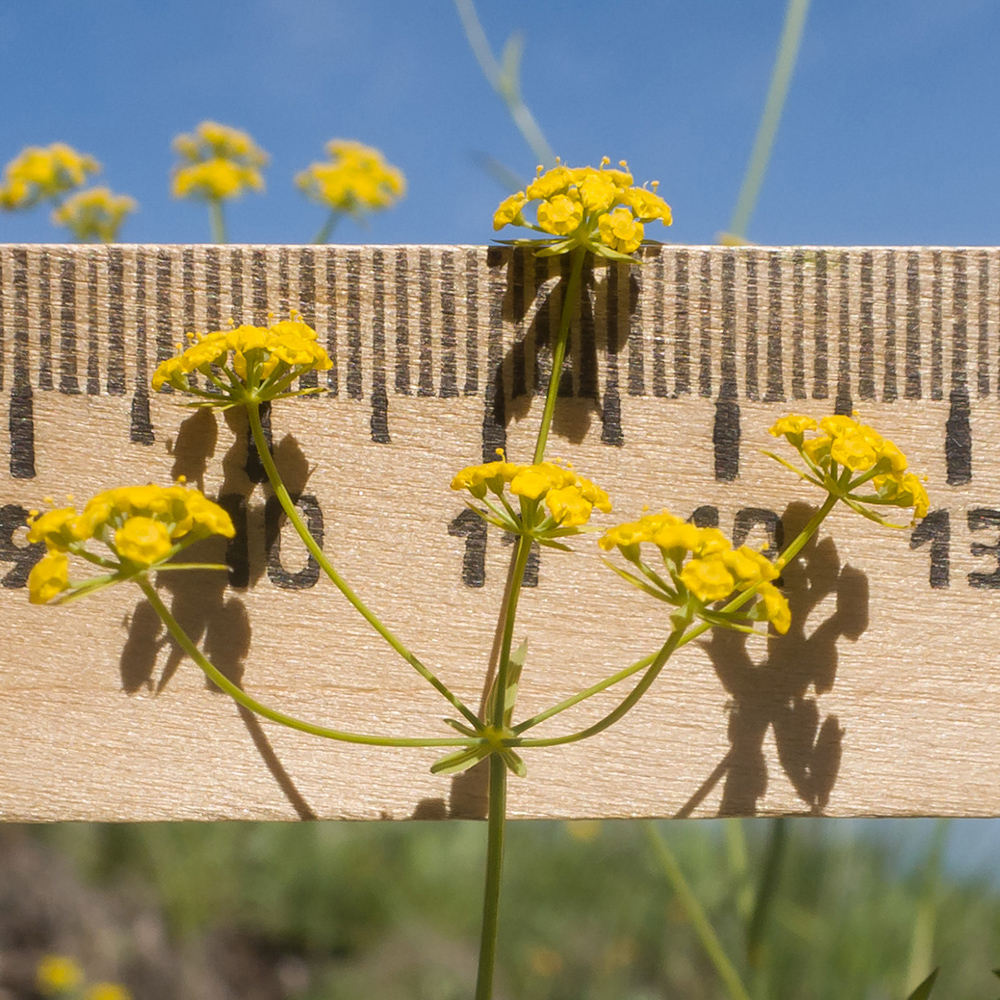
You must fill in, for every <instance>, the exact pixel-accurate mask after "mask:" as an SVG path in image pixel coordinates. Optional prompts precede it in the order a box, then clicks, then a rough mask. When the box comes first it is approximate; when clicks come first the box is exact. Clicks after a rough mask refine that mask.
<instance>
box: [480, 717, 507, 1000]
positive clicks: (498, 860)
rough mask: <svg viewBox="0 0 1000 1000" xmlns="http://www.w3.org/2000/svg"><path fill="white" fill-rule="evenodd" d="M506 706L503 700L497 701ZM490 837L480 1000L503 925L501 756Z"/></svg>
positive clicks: (488, 985) (488, 992)
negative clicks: (501, 889) (501, 921)
mask: <svg viewBox="0 0 1000 1000" xmlns="http://www.w3.org/2000/svg"><path fill="white" fill-rule="evenodd" d="M497 702H498V703H501V704H502V702H503V699H502V698H498V699H497ZM487 816H488V818H487V823H488V828H487V833H486V884H485V886H484V887H483V928H482V933H481V934H480V938H479V969H478V971H477V973H476V1000H491V997H492V996H493V975H494V970H495V969H496V960H497V930H498V928H499V921H500V881H501V879H502V877H503V854H504V835H505V833H506V829H507V766H506V764H504V762H503V758H502V757H501V756H500V755H499V754H496V753H495V754H492V755H491V756H490V800H489V813H488V814H487Z"/></svg>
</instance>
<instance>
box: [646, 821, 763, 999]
mask: <svg viewBox="0 0 1000 1000" xmlns="http://www.w3.org/2000/svg"><path fill="white" fill-rule="evenodd" d="M645 826H646V832H647V833H648V834H649V841H650V844H651V845H652V847H653V851H654V852H655V853H656V856H657V859H658V860H659V862H660V865H661V866H662V868H663V873H664V875H666V876H667V880H668V881H669V882H670V885H671V887H672V888H673V890H674V892H675V893H676V894H677V898H678V900H679V901H680V903H681V905H682V906H683V907H684V910H685V912H686V913H687V917H688V920H690V921H691V926H692V927H693V928H694V932H695V934H697V935H698V940H699V941H700V942H701V946H702V948H704V949H705V954H706V955H708V958H709V961H710V962H711V963H712V965H713V966H715V971H716V972H717V973H718V974H719V978H720V979H721V980H722V982H723V984H724V985H725V987H726V991H727V992H728V993H729V996H730V998H731V1000H750V994H749V993H748V992H747V989H746V987H745V986H744V985H743V982H742V981H741V979H740V977H739V973H737V971H736V969H735V968H734V967H733V963H732V962H730V961H729V957H728V956H727V955H726V952H725V950H724V949H723V947H722V943H721V942H720V941H719V937H718V935H717V934H716V933H715V930H714V928H713V927H712V925H711V923H709V920H708V917H707V916H706V914H705V911H704V909H702V906H701V903H699V902H698V897H697V896H696V895H695V894H694V890H692V888H691V886H690V885H689V884H688V881H687V879H686V878H685V877H684V873H683V872H682V871H681V867H680V865H679V864H678V863H677V858H676V857H674V853H673V851H671V850H670V847H669V846H668V844H667V841H666V838H665V837H664V836H663V834H662V833H661V832H660V831H659V829H658V828H657V827H656V825H655V824H654V823H652V822H649V821H647V822H646V824H645Z"/></svg>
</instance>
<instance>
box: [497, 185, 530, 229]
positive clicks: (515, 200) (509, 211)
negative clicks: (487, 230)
mask: <svg viewBox="0 0 1000 1000" xmlns="http://www.w3.org/2000/svg"><path fill="white" fill-rule="evenodd" d="M526 202H527V198H525V196H524V192H523V191H518V192H517V193H516V194H512V195H511V196H510V197H509V198H504V200H503V201H502V202H500V207H499V208H498V209H497V210H496V212H494V214H493V228H494V229H503V227H504V226H509V225H517V226H520V225H522V224H523V221H522V220H521V209H522V208H524V206H525V204H526Z"/></svg>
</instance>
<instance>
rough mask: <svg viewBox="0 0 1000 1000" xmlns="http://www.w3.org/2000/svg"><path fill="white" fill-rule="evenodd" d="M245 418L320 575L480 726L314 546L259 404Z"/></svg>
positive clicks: (277, 492) (251, 406)
mask: <svg viewBox="0 0 1000 1000" xmlns="http://www.w3.org/2000/svg"><path fill="white" fill-rule="evenodd" d="M246 408H247V416H248V418H249V420H250V430H251V433H252V434H253V440H254V444H255V445H256V447H257V451H258V453H259V454H260V460H261V463H262V464H263V466H264V471H265V472H266V473H267V478H268V480H269V481H270V483H271V488H272V489H273V490H274V495H275V496H276V497H277V498H278V502H279V503H280V504H281V508H282V510H284V512H285V514H286V515H287V516H288V520H289V521H291V522H292V525H293V526H294V527H295V530H296V531H297V532H298V535H299V537H300V538H301V539H302V542H303V544H304V545H305V547H306V548H307V549H308V550H309V552H310V554H311V555H312V557H313V558H314V559H315V560H316V562H317V563H319V565H320V567H321V568H322V570H323V572H324V573H326V575H327V576H328V577H329V578H330V579H331V580H332V581H333V583H334V585H335V586H336V588H337V589H338V590H339V591H340V592H341V593H342V594H343V595H344V597H346V598H347V600H348V602H349V603H350V604H351V606H352V607H353V608H354V609H355V610H356V611H357V612H358V614H360V615H361V617H362V618H364V619H365V621H367V622H368V624H369V625H371V626H372V628H374V629H375V631H376V632H378V634H379V635H380V636H382V638H383V639H385V641H386V642H387V643H388V644H389V645H390V646H391V647H392V648H393V649H394V650H395V651H396V652H397V653H399V655H400V656H401V657H402V658H403V659H404V660H406V662H407V663H409V664H410V666H411V667H413V669H414V670H416V671H417V673H418V674H420V676H421V677H423V678H424V680H426V681H427V682H428V683H429V684H430V685H431V686H432V687H433V688H434V689H435V690H436V691H438V692H439V693H440V694H441V695H443V696H444V698H445V699H447V701H448V702H449V704H451V705H452V706H453V707H454V708H456V709H458V711H459V712H461V713H462V715H464V716H465V718H466V719H467V720H468V721H469V722H471V723H472V725H473V726H476V725H478V724H479V717H478V716H477V715H476V713H475V712H473V711H472V709H470V708H468V707H467V706H466V705H465V704H464V703H463V702H462V701H461V699H460V698H458V696H457V695H455V694H453V693H452V692H451V691H450V690H449V689H448V687H447V686H446V685H445V683H444V682H443V681H441V680H439V679H438V677H437V676H436V675H435V674H434V673H433V672H432V671H431V670H430V668H429V667H427V666H425V665H424V664H423V663H422V662H421V661H420V660H419V659H418V658H417V657H416V656H415V655H414V654H413V653H411V652H410V651H409V650H408V649H407V648H406V646H404V645H403V643H402V642H401V641H400V640H399V639H397V638H396V636H395V635H394V634H393V633H392V632H391V631H390V630H389V629H388V628H386V626H385V625H383V624H382V622H381V621H380V620H379V618H378V617H377V616H376V615H375V614H374V613H373V612H372V611H370V610H369V609H368V607H367V605H366V604H365V603H364V601H362V600H361V598H360V597H358V595H357V594H356V593H355V592H354V591H353V590H352V589H351V587H350V586H349V585H348V583H347V582H346V581H345V580H344V579H343V577H341V575H340V574H339V573H338V572H337V571H336V570H335V569H334V568H333V564H332V563H331V562H330V560H329V559H327V558H326V556H325V555H324V554H323V550H322V549H321V548H320V547H319V545H317V544H316V539H314V538H313V536H312V535H311V534H310V533H309V529H308V528H307V527H306V525H305V523H304V522H303V520H302V518H301V517H299V512H298V511H297V510H296V509H295V504H294V503H292V498H291V497H290V496H289V495H288V490H287V489H286V488H285V484H284V483H283V482H282V480H281V475H280V474H279V472H278V469H277V467H276V466H275V464H274V459H273V458H272V457H271V452H270V450H269V449H268V447H267V439H266V438H265V437H264V428H263V427H262V426H261V423H260V405H259V404H258V403H254V402H248V403H247V404H246Z"/></svg>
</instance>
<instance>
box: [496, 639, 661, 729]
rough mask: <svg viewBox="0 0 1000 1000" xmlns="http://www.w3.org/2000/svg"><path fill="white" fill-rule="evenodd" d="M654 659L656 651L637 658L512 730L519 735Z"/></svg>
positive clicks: (620, 679)
mask: <svg viewBox="0 0 1000 1000" xmlns="http://www.w3.org/2000/svg"><path fill="white" fill-rule="evenodd" d="M655 659H656V653H652V654H651V655H650V656H644V657H643V658H642V659H641V660H637V661H636V662H635V663H633V664H632V665H631V666H630V667H625V668H624V669H623V670H619V671H618V672H617V673H615V674H612V675H611V676H610V677H605V678H604V680H603V681H598V682H597V683H596V684H593V685H591V686H590V687H589V688H586V689H585V690H583V691H580V692H579V693H577V694H574V695H573V696H572V697H570V698H567V699H566V700H565V701H561V702H559V704H558V705H553V706H552V707H551V708H547V709H545V711H544V712H539V713H538V714H537V715H533V716H532V717H531V718H530V719H525V720H524V722H519V723H518V724H517V725H516V726H515V727H514V732H515V733H516V734H518V735H520V734H521V733H523V732H525V731H526V730H528V729H531V728H533V727H534V726H537V725H538V724H539V723H540V722H544V721H545V720H546V719H551V718H552V716H553V715H558V714H559V713H560V712H565V711H566V709H567V708H572V707H573V706H574V705H579V704H580V702H581V701H584V700H585V699H587V698H590V697H592V696H593V695H595V694H600V693H601V692H602V691H605V690H607V689H608V688H609V687H611V686H612V685H614V684H617V683H618V682H619V681H623V680H625V679H626V678H628V677H631V676H632V675H633V674H635V673H638V672H639V671H640V670H642V669H643V668H644V667H648V666H649V665H650V664H651V663H652V662H653V660H655Z"/></svg>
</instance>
